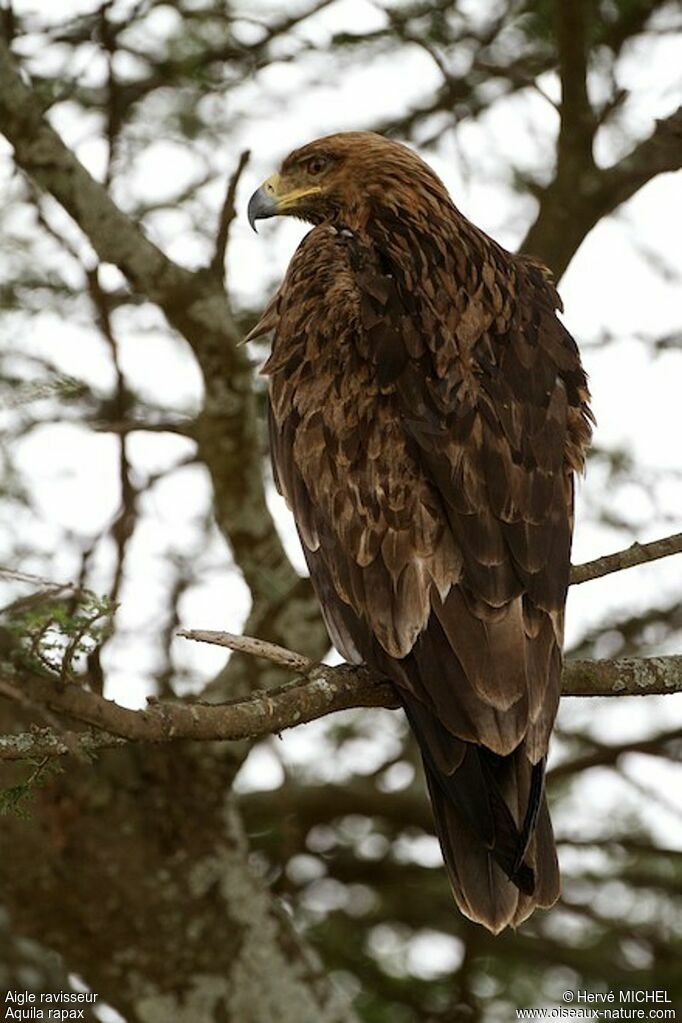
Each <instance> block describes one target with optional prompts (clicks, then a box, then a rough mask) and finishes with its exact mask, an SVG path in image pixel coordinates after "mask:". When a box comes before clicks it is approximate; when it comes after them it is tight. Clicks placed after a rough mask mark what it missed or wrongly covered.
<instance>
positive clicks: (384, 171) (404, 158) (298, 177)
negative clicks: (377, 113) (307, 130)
mask: <svg viewBox="0 0 682 1023" xmlns="http://www.w3.org/2000/svg"><path fill="white" fill-rule="evenodd" d="M443 203H445V204H447V205H451V204H450V199H449V197H448V194H447V191H446V189H445V186H444V185H443V183H442V182H441V180H440V178H438V176H437V175H436V174H435V173H434V172H433V171H432V170H431V168H430V167H429V166H428V165H427V164H425V163H424V161H423V160H422V159H421V158H420V157H419V156H417V154H416V153H414V152H413V151H412V150H411V149H408V148H407V146H403V145H401V143H399V142H394V141H393V140H392V139H387V138H384V136H383V135H376V134H374V132H369V131H345V132H339V133H338V134H336V135H327V136H326V137H325V138H320V139H315V140H314V141H313V142H309V143H308V144H307V145H305V146H302V147H301V148H300V149H295V150H294V151H293V153H290V154H289V156H287V157H286V159H285V160H284V162H283V163H282V166H281V167H280V169H279V171H278V172H277V173H276V174H273V175H272V176H271V177H269V178H268V179H267V181H264V182H263V184H262V185H261V186H260V188H259V189H257V190H256V191H255V192H254V194H253V195H252V196H251V199H250V201H249V206H248V218H249V223H250V224H251V226H252V227H254V225H255V222H256V221H257V220H262V219H263V218H265V217H276V216H280V215H281V214H284V215H289V216H293V217H298V218H299V219H300V220H306V221H308V222H309V223H311V224H323V223H331V224H343V225H345V226H348V227H350V228H364V227H365V226H366V225H367V224H368V222H369V221H370V220H371V218H372V217H373V216H376V215H378V214H379V212H380V211H381V210H389V211H391V212H392V213H393V214H394V215H395V216H397V217H402V216H404V214H405V213H406V211H409V210H414V208H415V204H416V205H418V206H424V207H425V210H424V212H427V210H428V211H430V212H431V213H433V211H434V210H433V207H434V205H439V204H441V205H442V204H443Z"/></svg>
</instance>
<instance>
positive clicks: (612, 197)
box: [520, 107, 682, 279]
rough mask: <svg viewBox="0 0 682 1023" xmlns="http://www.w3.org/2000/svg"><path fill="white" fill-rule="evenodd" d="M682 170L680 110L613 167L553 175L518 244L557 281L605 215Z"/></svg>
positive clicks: (522, 250)
mask: <svg viewBox="0 0 682 1023" xmlns="http://www.w3.org/2000/svg"><path fill="white" fill-rule="evenodd" d="M680 168H682V107H680V108H678V109H677V110H676V111H675V112H674V113H672V114H671V115H670V116H669V117H666V118H663V119H662V120H660V121H656V124H655V126H654V129H653V131H652V132H651V134H650V135H649V136H648V138H646V139H644V140H643V141H642V142H640V143H639V144H638V145H637V146H635V148H634V149H632V150H631V152H630V153H628V154H627V155H626V156H624V157H623V158H622V159H621V160H619V162H618V163H617V164H614V165H613V166H612V167H605V168H599V167H595V166H594V165H585V166H584V167H583V168H582V170H580V171H579V172H578V171H577V170H576V169H575V168H574V169H573V171H572V176H570V175H567V176H559V174H558V173H557V175H556V176H555V178H554V180H553V181H552V182H551V184H550V185H548V187H547V188H546V189H545V190H544V191H543V192H542V194H541V196H540V208H539V210H538V215H537V217H536V219H535V222H534V223H533V224H532V225H531V227H530V228H529V230H528V233H527V234H526V237H525V238H524V240H523V242H522V243H521V246H520V251H521V252H528V253H530V254H531V255H534V256H537V257H539V258H540V259H541V260H542V261H543V262H544V263H546V264H547V266H549V267H550V268H551V270H552V271H553V273H554V275H555V277H556V278H557V279H559V278H560V277H561V275H562V274H563V273H564V271H565V270H566V267H567V266H568V264H569V263H570V261H571V259H572V258H573V256H574V255H575V253H576V251H577V249H578V247H579V246H580V244H581V243H582V241H583V239H584V238H585V236H586V235H587V234H588V233H589V232H590V231H591V230H592V228H593V227H594V225H595V224H597V223H598V222H599V221H600V220H601V219H602V217H605V216H607V215H608V214H609V213H612V212H613V211H614V210H615V209H616V208H617V207H618V206H620V205H621V203H624V202H627V200H628V199H631V198H632V196H633V195H634V194H635V193H636V192H637V191H638V190H639V189H640V188H641V187H642V186H643V185H645V184H646V183H647V182H648V181H651V179H652V178H655V177H656V176H657V175H658V174H664V173H666V172H669V171H676V170H679V169H680Z"/></svg>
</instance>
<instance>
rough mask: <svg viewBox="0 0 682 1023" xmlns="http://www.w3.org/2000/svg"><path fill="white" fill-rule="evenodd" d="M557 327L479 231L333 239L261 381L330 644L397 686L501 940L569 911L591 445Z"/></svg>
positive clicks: (314, 242) (291, 303)
mask: <svg viewBox="0 0 682 1023" xmlns="http://www.w3.org/2000/svg"><path fill="white" fill-rule="evenodd" d="M557 306H558V298H557V296H556V292H555V291H554V289H553V286H552V285H551V283H550V282H549V280H548V279H547V275H546V273H545V272H544V271H543V269H542V268H541V267H539V266H536V265H535V264H533V263H532V262H530V261H526V260H522V259H518V258H516V257H513V256H511V255H510V254H509V253H506V252H505V251H504V250H503V249H501V248H500V247H499V246H497V245H495V243H494V242H492V241H491V240H490V239H488V238H487V237H486V236H485V235H483V234H482V232H478V231H477V229H475V228H473V227H472V225H469V224H468V223H467V222H466V221H464V219H463V218H461V222H460V223H459V225H458V230H457V232H455V233H454V234H453V235H451V236H448V235H447V234H446V235H445V236H444V237H442V236H440V235H436V236H434V235H433V234H432V233H431V232H430V230H429V229H428V225H423V226H422V225H420V224H419V223H413V224H412V233H411V235H408V234H407V233H406V230H405V227H404V224H403V220H402V218H401V217H397V218H396V222H395V223H394V224H390V223H389V224H385V223H384V224H382V229H381V231H378V232H375V234H374V236H373V237H369V236H364V237H361V236H359V235H358V234H357V233H353V232H350V231H345V230H343V229H342V230H337V229H335V228H333V227H331V226H321V227H317V228H315V229H314V230H313V231H311V232H310V233H309V234H308V235H307V236H306V238H305V239H304V240H303V242H302V244H301V246H300V247H299V249H298V251H297V253H296V255H295V256H294V258H293V260H292V262H291V265H290V267H289V270H288V272H287V276H286V278H285V281H284V283H283V285H282V288H281V289H280V292H279V294H278V297H277V299H276V302H275V306H274V311H273V310H271V312H270V318H271V322H272V323H274V324H276V326H275V336H274V342H273V351H272V355H271V357H270V359H269V360H268V363H267V364H266V367H265V369H264V372H266V373H267V374H268V376H269V378H270V379H269V395H270V437H271V448H272V457H273V464H274V468H275V476H276V481H277V485H278V487H279V489H280V490H281V492H282V493H283V494H284V496H285V498H286V499H287V501H288V503H289V505H290V507H291V508H292V510H293V512H294V516H295V519H296V524H297V527H298V530H299V534H300V536H301V540H302V543H303V548H304V552H305V554H306V558H307V560H308V564H309V566H310V571H311V578H312V581H313V584H314V586H315V588H316V590H317V593H318V596H319V598H320V602H321V604H322V608H323V611H324V614H325V618H326V620H327V623H328V626H329V630H330V634H331V636H332V639H333V641H334V643H335V645H336V646H337V647H338V648H339V649H340V651H341V652H342V653H343V654H344V655H345V656H346V657H348V658H349V659H351V660H356V661H357V660H361V659H362V660H365V661H366V662H367V663H369V664H372V665H374V666H375V667H376V668H378V669H379V670H380V671H383V672H385V673H387V674H388V675H389V676H390V677H391V678H392V679H393V680H394V681H395V682H396V684H397V685H398V687H399V691H400V693H401V695H402V698H403V702H404V703H405V707H406V711H407V713H408V717H409V719H410V723H411V724H412V727H413V729H414V731H415V733H416V735H417V738H418V740H419V742H420V745H421V747H422V753H423V756H424V763H425V768H426V773H427V781H428V783H429V789H430V793H431V798H432V802H433V805H434V812H435V817H436V825H437V830H438V832H439V837H440V839H441V845H442V848H443V853H444V856H445V859H446V862H447V864H448V868H449V872H450V877H451V882H452V886H453V891H454V893H455V896H456V898H457V901H458V903H459V904H460V906H461V908H462V909H463V910H464V912H466V913H467V914H468V915H469V916H471V917H473V918H474V919H479V920H481V922H484V923H486V925H487V926H489V927H490V928H491V929H493V930H499V929H500V928H501V927H502V926H504V925H505V924H506V923H509V922H518V921H519V920H520V919H523V918H524V917H525V916H526V915H528V913H529V912H530V911H531V910H532V908H533V906H534V905H535V904H539V905H548V904H551V902H552V901H554V899H555V898H556V895H557V893H558V873H557V869H556V858H555V853H554V848H553V841H552V838H551V826H550V824H549V818H548V815H547V812H546V807H545V805H544V800H543V798H542V785H541V781H542V772H543V767H544V756H545V753H546V750H547V743H548V740H549V734H550V731H551V727H552V723H553V720H554V716H555V713H556V708H557V704H558V698H559V676H560V670H561V643H562V633H563V608H564V602H565V597H566V588H567V585H568V573H569V564H570V541H571V531H572V503H573V472H574V470H576V469H579V468H580V467H581V465H582V459H583V453H584V449H585V447H586V445H587V442H588V440H589V432H590V431H589V412H588V410H587V398H588V393H587V386H586V380H585V375H584V373H583V371H582V368H581V366H580V360H579V356H578V352H577V348H576V346H575V344H574V342H573V340H572V338H571V337H570V335H568V333H567V332H566V331H565V329H564V327H563V326H562V324H561V323H560V321H559V320H558V319H557V317H556V308H557ZM526 847H527V848H526ZM510 877H511V878H512V879H513V883H512V881H510V880H509V878H510Z"/></svg>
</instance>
